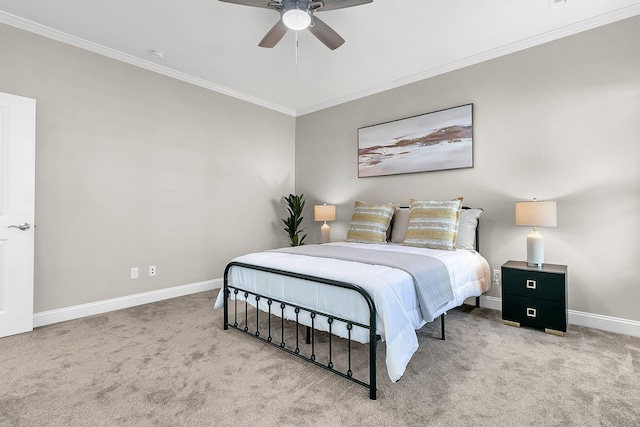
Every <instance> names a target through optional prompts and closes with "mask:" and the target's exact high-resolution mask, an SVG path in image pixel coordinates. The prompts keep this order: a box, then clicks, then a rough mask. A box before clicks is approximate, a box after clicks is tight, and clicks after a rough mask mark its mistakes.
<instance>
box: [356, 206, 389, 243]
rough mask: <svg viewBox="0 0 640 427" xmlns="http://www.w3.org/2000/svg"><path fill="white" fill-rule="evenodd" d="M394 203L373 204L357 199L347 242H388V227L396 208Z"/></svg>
mask: <svg viewBox="0 0 640 427" xmlns="http://www.w3.org/2000/svg"><path fill="white" fill-rule="evenodd" d="M396 206H397V205H394V204H392V203H387V204H381V205H371V204H368V203H364V202H360V201H356V208H355V210H354V211H353V215H352V216H351V225H350V226H349V231H348V232H347V238H346V239H345V241H347V242H360V243H386V241H387V228H389V223H390V222H391V217H393V213H394V212H395V210H396Z"/></svg>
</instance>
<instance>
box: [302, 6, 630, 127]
mask: <svg viewBox="0 0 640 427" xmlns="http://www.w3.org/2000/svg"><path fill="white" fill-rule="evenodd" d="M636 15H640V4H638V5H634V6H628V7H624V8H622V9H618V10H616V11H614V12H609V13H606V14H603V15H600V16H596V17H593V18H589V19H586V20H584V21H580V22H577V23H575V24H572V25H567V26H566V27H562V28H559V29H557V30H553V31H549V32H547V33H544V34H540V35H537V36H534V37H530V38H527V39H524V40H520V41H518V42H514V43H510V44H508V45H505V46H502V47H499V48H496V49H491V50H488V51H486V52H482V53H479V54H476V55H472V56H469V57H467V58H463V59H461V60H458V61H453V62H450V63H448V64H445V65H441V66H438V67H434V68H431V69H429V70H425V71H422V72H420V73H417V74H413V75H410V76H407V77H403V78H401V79H398V80H394V81H391V82H388V83H385V84H382V85H379V86H374V87H371V88H368V89H364V90H362V91H358V92H354V93H352V94H349V95H346V96H343V97H340V98H336V99H332V100H329V101H327V102H323V103H320V104H316V105H312V106H309V107H304V108H300V109H298V110H296V116H297V117H299V116H303V115H305V114H309V113H313V112H315V111H319V110H324V109H325V108H330V107H335V106H336V105H340V104H344V103H346V102H350V101H355V100H356V99H360V98H364V97H367V96H371V95H375V94H377V93H380V92H384V91H387V90H391V89H396V88H398V87H401V86H405V85H408V84H411V83H416V82H419V81H421V80H426V79H428V78H431V77H435V76H438V75H440V74H445V73H448V72H451V71H455V70H459V69H462V68H465V67H468V66H470V65H475V64H479V63H481V62H485V61H489V60H491V59H495V58H499V57H501V56H505V55H508V54H510V53H515V52H518V51H521V50H525V49H528V48H531V47H535V46H539V45H541V44H544V43H548V42H551V41H554V40H558V39H561V38H563V37H567V36H571V35H574V34H578V33H581V32H583V31H587V30H591V29H594V28H597V27H601V26H603V25H607V24H611V23H614V22H617V21H621V20H623V19H626V18H631V17H633V16H636Z"/></svg>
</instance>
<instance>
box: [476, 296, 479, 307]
mask: <svg viewBox="0 0 640 427" xmlns="http://www.w3.org/2000/svg"><path fill="white" fill-rule="evenodd" d="M476 308H480V297H476Z"/></svg>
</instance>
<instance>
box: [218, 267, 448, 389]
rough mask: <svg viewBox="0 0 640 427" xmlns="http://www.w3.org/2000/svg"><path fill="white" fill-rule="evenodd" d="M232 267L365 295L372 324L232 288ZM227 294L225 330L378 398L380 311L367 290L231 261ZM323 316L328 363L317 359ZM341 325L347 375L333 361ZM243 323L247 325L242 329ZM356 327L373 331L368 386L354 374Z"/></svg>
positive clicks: (370, 345)
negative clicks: (289, 333) (290, 333)
mask: <svg viewBox="0 0 640 427" xmlns="http://www.w3.org/2000/svg"><path fill="white" fill-rule="evenodd" d="M232 267H242V268H247V269H251V270H258V271H263V272H267V273H274V274H278V275H281V276H288V277H292V278H296V279H302V280H308V281H312V282H317V283H322V284H325V285H329V286H337V287H340V288H344V289H348V290H351V291H353V292H357V293H358V294H360V295H361V296H362V298H363V299H364V301H365V302H366V303H367V305H368V307H369V324H363V323H360V322H357V321H355V320H351V319H344V318H340V317H338V316H334V315H330V314H327V313H323V312H321V311H318V310H315V309H310V308H307V307H302V306H299V305H297V304H295V303H293V302H290V301H283V300H279V299H276V298H273V297H271V296H268V295H261V294H259V293H257V292H254V291H249V290H246V289H242V288H240V287H238V286H232V285H230V284H229V271H230V269H231V268H232ZM223 292H224V295H225V298H224V329H225V330H226V329H228V328H229V327H231V328H233V329H236V330H238V331H240V332H244V333H246V334H248V335H251V336H253V337H254V338H257V339H259V340H261V341H263V342H265V343H267V344H270V345H272V346H274V347H277V348H280V349H281V350H284V351H286V352H287V353H289V354H292V355H294V356H297V357H299V358H301V359H303V360H306V361H307V362H310V363H312V364H314V365H316V366H319V367H321V368H324V369H326V370H328V371H330V372H333V373H335V374H337V375H339V376H341V377H343V378H346V379H347V380H349V381H353V382H355V383H357V384H359V385H362V386H364V387H366V388H368V389H369V398H370V399H372V400H375V399H376V345H377V336H376V308H375V304H374V302H373V299H372V298H371V296H370V295H369V293H368V292H367V291H365V290H364V289H362V288H361V287H359V286H357V285H354V284H351V283H346V282H341V281H337V280H331V279H326V278H322V277H314V276H309V275H305V274H299V273H292V272H290V271H284V270H277V269H273V268H268V267H261V266H256V265H251V264H244V263H239V262H231V263H229V264H228V265H227V267H226V268H225V271H224V288H223ZM232 294H233V296H234V298H233V300H231V296H232ZM238 297H241V298H243V300H239V299H238ZM261 300H263V301H266V304H267V310H266V311H264V312H263V315H264V314H266V315H267V316H268V317H267V319H266V322H265V321H264V319H263V323H266V325H264V324H263V325H262V330H261V324H260V319H261V318H260V312H261V310H260V309H259V308H258V307H259V306H260V301H261ZM250 301H253V302H255V307H253V304H250ZM231 302H233V309H234V310H233V319H232V321H231V320H230V319H229V314H230V307H229V304H230V303H231ZM238 305H240V307H238ZM250 305H251V307H250ZM263 305H264V304H263ZM287 307H291V308H293V310H294V312H295V320H290V321H291V322H293V323H294V324H295V331H296V332H295V347H292V346H291V345H287V344H288V343H287V342H285V323H286V322H289V320H286V319H285V309H286V308H287ZM254 308H255V311H254ZM239 310H241V311H240V316H239ZM242 310H243V311H244V312H243V313H242ZM250 311H251V315H250ZM302 312H304V313H307V314H308V315H309V317H310V319H311V325H310V327H309V325H306V326H307V337H306V343H307V344H309V345H310V346H311V348H310V356H306V355H304V354H303V352H302V351H301V349H300V337H299V326H300V324H301V323H300V322H299V314H300V313H302ZM272 315H274V316H277V317H279V318H280V320H279V322H278V320H276V321H275V322H273V319H272ZM250 316H251V321H253V324H254V325H255V330H252V329H251V328H250V327H249V323H250ZM319 316H320V317H324V318H326V321H327V323H328V325H329V331H328V343H327V344H328V358H327V360H326V363H323V362H320V361H319V360H318V358H317V357H316V329H315V327H314V326H315V322H316V319H317V318H318V317H319ZM337 322H341V323H343V324H344V325H346V329H347V332H348V337H347V338H346V340H347V349H348V352H347V358H348V360H347V363H346V365H347V369H346V371H345V372H342V371H340V370H337V369H336V366H335V364H334V360H333V354H332V350H333V338H335V336H334V335H333V333H332V328H333V325H334V324H335V323H337ZM274 323H280V324H279V325H274ZM241 324H242V325H243V326H241ZM443 326H444V325H443ZM353 327H360V328H364V329H367V330H368V331H369V343H368V347H369V382H368V383H367V382H366V381H363V380H362V379H358V378H355V377H354V375H353V369H352V360H351V356H352V351H351V349H352V340H351V331H352V329H353ZM278 328H279V329H280V342H277V339H274V338H277V337H274V331H276V330H277V329H278ZM265 329H266V330H265ZM309 335H310V336H309Z"/></svg>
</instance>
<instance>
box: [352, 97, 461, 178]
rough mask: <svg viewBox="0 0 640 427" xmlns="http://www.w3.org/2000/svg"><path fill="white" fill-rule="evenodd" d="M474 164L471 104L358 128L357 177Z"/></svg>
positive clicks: (452, 167)
mask: <svg viewBox="0 0 640 427" xmlns="http://www.w3.org/2000/svg"><path fill="white" fill-rule="evenodd" d="M472 167H473V104H467V105H461V106H459V107H454V108H448V109H446V110H440V111H434V112H432V113H427V114H422V115H419V116H414V117H409V118H406V119H401V120H395V121H392V122H387V123H381V124H378V125H373V126H368V127H363V128H360V129H358V177H359V178H365V177H371V176H382V175H398V174H405V173H416V172H432V171H440V170H448V169H462V168H472Z"/></svg>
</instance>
